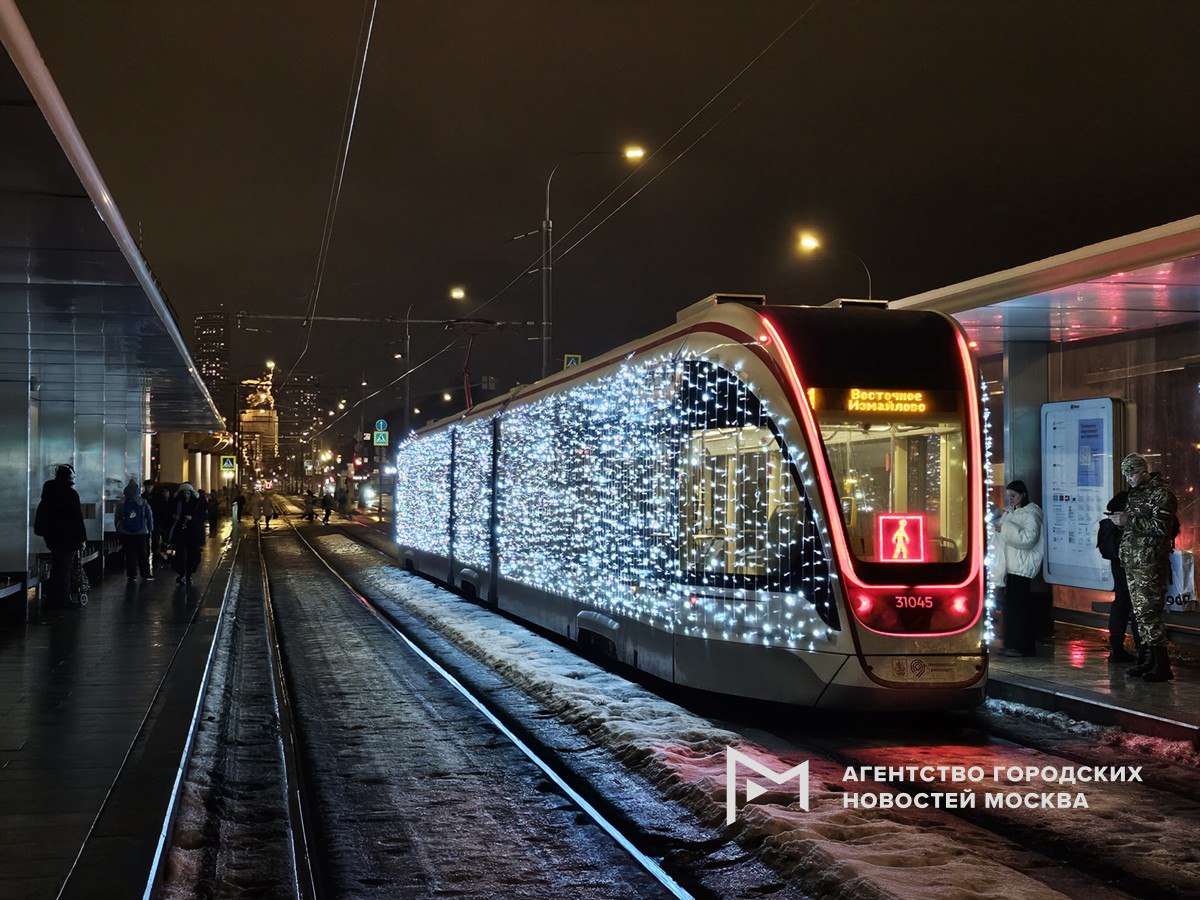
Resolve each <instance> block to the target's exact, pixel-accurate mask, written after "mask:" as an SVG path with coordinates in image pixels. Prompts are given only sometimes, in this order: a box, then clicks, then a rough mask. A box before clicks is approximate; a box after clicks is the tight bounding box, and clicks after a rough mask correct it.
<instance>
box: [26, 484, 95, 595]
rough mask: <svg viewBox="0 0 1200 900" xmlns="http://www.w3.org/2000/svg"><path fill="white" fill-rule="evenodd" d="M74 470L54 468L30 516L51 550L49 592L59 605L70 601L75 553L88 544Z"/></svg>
mask: <svg viewBox="0 0 1200 900" xmlns="http://www.w3.org/2000/svg"><path fill="white" fill-rule="evenodd" d="M74 484H75V469H74V467H72V466H69V465H62V466H59V467H58V468H56V469H55V470H54V478H52V479H51V480H50V481H47V482H46V483H45V484H43V485H42V499H41V501H40V502H39V503H38V506H37V512H36V513H35V514H34V517H33V533H34V534H36V535H38V537H41V538H42V539H44V540H45V541H46V549H48V550H49V551H50V582H49V587H50V594H51V598H50V599H51V600H52V602H54V603H58V604H67V603H72V604H73V605H78V604H77V603H76V602H75V601H73V600H72V599H71V572H72V570H73V569H74V568H75V554H76V553H78V552H79V551H80V550H83V549H84V548H86V546H87V531H86V530H85V529H84V525H83V506H82V504H80V502H79V494H77V493H76V492H75V488H74V487H73V485H74Z"/></svg>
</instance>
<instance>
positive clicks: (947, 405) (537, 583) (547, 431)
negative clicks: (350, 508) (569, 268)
mask: <svg viewBox="0 0 1200 900" xmlns="http://www.w3.org/2000/svg"><path fill="white" fill-rule="evenodd" d="M976 385H977V379H976V376H975V374H974V366H973V362H972V359H971V356H970V352H969V350H968V348H967V344H966V340H965V338H964V336H963V333H962V331H961V329H960V328H959V326H958V325H957V323H956V322H955V321H954V320H953V319H951V318H950V317H948V316H945V315H943V314H941V313H935V312H919V311H901V310H890V309H887V308H886V305H880V306H877V305H870V304H860V303H851V302H850V301H845V302H841V303H840V304H834V305H831V306H829V307H793V306H773V305H766V303H765V300H764V298H762V297H761V296H756V295H713V296H711V297H708V298H705V299H704V300H702V301H700V302H699V303H697V304H694V305H693V306H690V307H688V308H687V309H684V310H682V311H681V312H680V313H679V314H678V316H677V320H676V323H675V324H674V325H673V326H672V327H670V328H667V329H664V330H662V331H659V332H657V333H656V334H652V335H650V336H649V337H647V338H644V339H642V340H638V341H635V342H633V343H631V344H628V345H626V346H623V347H620V348H618V349H616V350H613V351H612V352H610V353H608V354H605V355H603V356H601V357H599V358H597V359H594V360H590V361H588V362H585V363H584V364H582V365H580V366H577V367H573V368H571V369H567V370H565V371H564V372H561V373H558V374H556V375H554V376H552V377H550V378H547V379H543V380H542V381H539V382H537V383H536V384H533V385H527V386H521V387H518V388H516V389H514V390H513V391H512V392H510V393H509V394H507V395H505V396H503V397H499V398H497V399H495V400H492V401H490V402H488V403H485V404H482V405H480V406H477V407H474V408H472V409H470V410H468V411H466V412H465V413H463V414H461V415H458V416H454V417H452V418H448V419H444V420H442V421H440V422H436V423H433V424H431V425H429V426H427V427H425V428H423V429H421V430H420V431H417V432H415V433H414V434H413V435H411V436H409V437H408V438H407V439H406V440H404V441H403V442H402V443H401V444H400V446H399V447H398V448H397V457H396V467H397V475H396V497H395V507H394V508H395V510H396V535H395V536H396V541H397V544H398V550H399V554H400V559H401V560H402V563H403V565H404V566H405V567H406V568H408V569H411V570H413V571H415V572H419V573H421V574H424V575H426V576H428V577H431V578H434V579H436V580H438V581H441V582H444V583H447V584H448V585H450V586H452V587H453V588H455V589H457V590H461V591H463V592H465V593H467V594H468V595H470V596H474V597H477V598H478V599H479V600H481V601H483V602H485V603H488V604H492V605H494V606H496V607H498V608H500V609H503V610H505V611H507V612H509V613H511V614H513V615H515V616H517V617H519V618H522V619H525V620H527V621H529V622H532V623H536V624H537V625H539V626H541V627H543V628H546V629H549V630H551V631H554V632H557V633H558V634H560V635H562V636H564V637H565V638H567V639H569V640H572V641H576V642H578V643H579V644H580V645H583V646H586V647H588V648H590V649H598V650H600V651H601V652H604V653H606V654H608V655H610V656H612V657H615V658H616V659H618V660H620V661H622V662H625V663H627V664H629V665H631V666H633V667H635V668H637V669H639V670H641V671H644V672H646V673H649V674H651V675H654V676H657V677H659V678H662V679H665V680H666V681H670V682H674V683H677V684H681V685H687V686H689V687H693V688H697V689H701V690H705V691H713V692H718V693H722V694H729V695H735V696H744V697H752V698H758V699H764V700H771V701H780V702H784V703H789V704H797V705H805V706H818V707H829V708H853V709H950V708H961V707H970V706H973V705H977V704H979V703H981V702H982V701H983V692H984V683H985V680H986V675H987V652H986V646H985V644H984V640H983V628H984V620H985V617H984V614H983V612H984V570H983V557H984V544H985V537H984V534H983V529H984V508H983V504H984V489H983V477H982V468H981V467H982V452H981V446H980V445H981V435H980V425H979V423H980V417H979V408H978V396H977V389H976Z"/></svg>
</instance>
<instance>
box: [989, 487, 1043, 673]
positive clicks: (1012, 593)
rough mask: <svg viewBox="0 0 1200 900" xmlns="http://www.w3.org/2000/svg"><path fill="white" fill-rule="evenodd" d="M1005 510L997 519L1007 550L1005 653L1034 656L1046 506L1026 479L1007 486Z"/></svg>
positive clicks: (1003, 544)
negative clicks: (1031, 495)
mask: <svg viewBox="0 0 1200 900" xmlns="http://www.w3.org/2000/svg"><path fill="white" fill-rule="evenodd" d="M1004 500H1005V510H1004V514H1003V515H1002V516H1001V517H1000V521H999V522H998V523H996V530H997V531H998V532H1000V548H999V549H1000V552H1001V553H1003V554H1004V567H1005V571H1006V572H1007V574H1006V575H1005V577H1004V655H1005V656H1033V654H1034V653H1035V652H1037V647H1036V645H1035V644H1034V640H1033V639H1034V632H1035V630H1036V617H1035V615H1034V608H1033V604H1034V599H1033V590H1032V586H1033V579H1034V577H1035V576H1036V575H1037V574H1038V573H1039V572H1040V571H1041V570H1042V555H1043V552H1044V551H1043V548H1042V509H1041V507H1039V506H1038V505H1037V504H1036V503H1031V502H1030V501H1029V489H1028V488H1027V487H1025V482H1024V481H1013V482H1010V483H1009V485H1008V487H1007V488H1005V490H1004Z"/></svg>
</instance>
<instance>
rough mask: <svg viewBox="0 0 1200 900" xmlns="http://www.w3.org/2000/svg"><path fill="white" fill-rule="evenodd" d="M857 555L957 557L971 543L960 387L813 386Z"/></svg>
mask: <svg viewBox="0 0 1200 900" xmlns="http://www.w3.org/2000/svg"><path fill="white" fill-rule="evenodd" d="M809 401H810V403H811V404H812V406H813V412H814V413H815V415H816V418H817V423H818V425H819V427H820V430H821V438H822V440H823V441H824V444H825V452H826V456H827V458H828V460H829V463H830V466H831V468H832V472H831V475H832V477H833V480H834V482H835V486H836V488H837V492H838V500H839V505H840V507H841V510H840V511H841V517H842V523H843V525H844V526H845V530H846V536H847V542H848V544H849V546H850V550H851V552H852V553H853V554H854V556H855V557H856V558H857V559H859V560H861V561H863V562H872V563H957V562H961V561H962V560H963V559H965V558H966V555H967V549H968V540H967V517H968V496H969V491H968V486H967V468H968V467H967V458H966V453H967V450H966V446H967V444H966V435H965V433H964V416H963V413H962V408H961V407H962V404H961V402H960V395H959V394H958V393H957V392H953V391H926V390H918V389H913V390H868V389H859V388H851V389H821V388H815V389H810V390H809Z"/></svg>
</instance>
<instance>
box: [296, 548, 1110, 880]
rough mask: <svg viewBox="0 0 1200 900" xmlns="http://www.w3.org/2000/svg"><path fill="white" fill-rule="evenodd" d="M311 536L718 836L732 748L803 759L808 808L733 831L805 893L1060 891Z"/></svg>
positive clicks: (372, 589)
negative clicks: (847, 803)
mask: <svg viewBox="0 0 1200 900" xmlns="http://www.w3.org/2000/svg"><path fill="white" fill-rule="evenodd" d="M312 534H313V535H314V538H313V540H314V542H315V544H316V546H317V547H318V549H320V551H321V552H322V554H324V555H327V556H329V557H331V558H332V559H333V560H334V561H335V564H336V566H337V567H338V569H339V571H341V572H342V573H343V575H344V576H346V577H347V578H348V580H349V581H350V582H351V583H353V584H355V586H356V587H357V588H358V589H359V590H360V591H361V592H362V593H364V595H366V596H367V597H369V598H370V599H371V600H372V602H379V603H380V605H381V606H382V607H383V608H388V607H389V606H394V607H395V608H397V609H399V610H402V611H405V612H408V613H412V614H415V615H416V616H418V617H420V618H422V619H424V620H425V621H427V622H430V623H431V624H433V625H434V626H435V627H436V628H437V629H438V630H439V631H441V632H442V633H443V634H445V635H446V636H447V637H449V638H450V639H451V640H452V641H453V642H454V643H455V644H457V645H458V646H460V647H461V648H463V649H464V650H467V651H468V652H470V653H472V654H473V655H475V656H476V657H478V658H479V659H481V660H483V661H484V662H485V663H487V664H488V665H489V666H490V667H491V668H493V669H495V670H496V671H497V672H499V673H501V674H503V675H504V676H505V677H506V678H508V679H509V680H510V681H512V682H513V683H514V684H516V685H518V686H520V687H521V688H522V689H524V690H525V691H526V692H528V693H529V694H530V695H531V696H532V697H534V698H535V699H536V700H538V701H539V702H541V703H542V704H543V705H544V706H545V707H546V708H547V710H548V711H549V712H551V713H552V714H553V715H555V716H556V717H558V718H559V719H560V720H562V721H564V722H568V723H570V724H571V725H573V726H574V727H575V728H577V729H578V730H579V731H580V732H581V733H582V734H584V735H585V736H587V737H588V738H589V739H591V740H592V741H594V742H596V743H597V744H600V745H603V746H604V747H606V748H607V749H608V750H609V752H610V753H611V754H612V755H613V756H614V757H615V758H617V759H619V760H620V761H622V762H623V763H624V764H625V765H626V766H627V767H628V768H629V769H630V770H632V771H633V772H634V773H635V774H636V775H637V776H639V777H640V778H642V779H645V780H646V781H647V782H649V783H650V784H653V785H655V786H656V787H657V788H658V789H659V790H660V791H662V792H663V793H664V794H665V795H666V796H668V797H671V798H673V799H676V800H678V801H680V802H682V803H683V804H685V805H686V806H687V807H688V808H689V809H691V810H692V811H694V812H695V813H696V814H697V815H699V816H700V817H701V818H702V819H703V820H704V821H706V822H708V823H709V825H710V827H711V828H712V829H713V831H714V833H720V831H721V829H722V828H723V821H724V800H725V752H724V751H725V748H726V747H727V746H731V745H732V746H738V747H739V748H740V749H742V750H743V751H744V752H749V753H752V754H754V755H755V756H757V757H758V758H760V759H761V760H763V761H764V762H766V763H768V764H769V765H771V766H772V768H774V769H776V770H777V771H781V770H783V769H785V768H789V767H790V766H792V765H795V764H796V763H798V762H801V761H803V759H805V758H807V759H809V760H810V771H811V774H810V783H811V787H812V790H811V800H812V803H811V805H812V809H811V811H808V812H805V811H803V810H801V809H800V808H799V806H798V804H795V803H794V802H789V798H788V797H787V796H786V795H785V794H783V793H780V792H775V791H771V792H768V793H767V794H766V795H764V796H763V797H762V798H761V799H760V802H758V803H755V804H752V805H750V806H747V807H745V808H744V809H743V810H742V812H741V815H740V818H739V820H738V822H737V823H735V825H734V826H732V828H731V829H729V830H728V831H727V832H726V834H729V833H732V834H733V836H735V837H737V839H738V840H739V841H741V843H742V845H743V846H744V847H745V848H746V849H747V850H748V851H749V852H751V853H753V854H756V855H758V856H759V857H760V858H762V859H763V860H765V861H767V862H768V863H769V864H770V865H772V866H773V867H774V868H775V869H776V870H777V871H779V872H781V873H783V874H785V875H787V876H788V877H789V879H790V880H791V882H792V884H793V885H796V886H799V887H801V888H802V889H803V890H805V891H807V892H808V893H810V894H813V895H818V896H828V897H854V898H858V897H912V896H918V895H919V896H922V897H944V898H964V897H979V898H983V897H1048V896H1062V895H1063V892H1062V891H1057V890H1054V889H1053V888H1052V887H1051V886H1049V885H1048V884H1046V883H1043V881H1040V880H1038V877H1037V876H1038V875H1039V874H1040V873H1039V871H1038V870H1039V868H1041V867H1046V866H1048V865H1051V863H1050V862H1049V861H1048V860H1046V859H1045V858H1044V857H1040V856H1039V855H1038V854H1036V853H1031V852H1029V851H1027V850H1024V849H1022V848H1019V847H1016V846H1014V845H1011V844H1008V843H1007V842H1006V841H1004V839H1003V838H998V837H996V836H995V835H992V834H988V833H987V832H985V831H983V830H982V829H976V828H973V827H972V826H970V825H969V824H966V823H964V822H963V821H962V820H961V819H958V818H957V817H955V816H953V815H951V814H949V813H945V812H937V811H926V812H921V811H911V812H900V811H889V812H881V811H877V810H856V809H846V808H843V805H842V796H843V793H844V792H845V791H846V790H847V787H846V786H845V785H843V784H842V781H841V779H842V775H843V773H844V766H843V765H842V764H840V763H837V762H834V761H832V760H830V759H827V758H821V756H820V754H809V753H801V752H798V750H797V748H796V747H795V746H794V745H788V744H786V743H784V742H782V741H778V740H776V741H775V744H774V745H772V743H771V738H770V736H766V735H764V736H762V740H761V741H760V742H759V744H758V745H757V746H756V745H755V744H753V743H751V742H750V741H747V740H745V739H744V735H741V734H738V733H734V732H733V731H730V730H726V729H722V728H720V727H718V726H716V725H715V724H714V723H713V722H711V721H709V720H707V719H704V718H701V717H699V716H696V715H693V714H692V713H690V712H688V711H686V710H684V709H683V708H681V707H679V706H678V705H676V704H673V703H670V702H668V701H666V700H664V699H662V698H661V697H659V696H657V695H656V694H654V693H652V692H651V691H648V690H646V689H644V688H642V687H639V686H638V685H635V684H633V683H631V682H629V681H627V680H626V679H624V678H621V677H619V676H617V675H615V674H613V673H611V672H608V671H605V670H604V669H602V668H600V667H598V666H596V665H593V664H592V663H590V662H588V661H586V660H584V659H582V658H580V657H577V656H575V655H574V654H572V653H570V652H568V651H566V650H564V649H563V648H562V647H559V646H557V645H555V644H554V643H553V642H551V641H548V640H546V639H544V638H542V637H539V636H537V635H535V634H533V633H532V632H530V631H529V630H528V629H526V628H524V627H522V626H521V625H519V624H516V623H513V622H510V621H508V620H506V619H504V618H502V617H500V616H498V615H496V614H495V613H493V612H491V611H489V610H487V609H484V608H482V607H480V606H478V605H475V604H472V603H468V602H466V601H463V600H461V599H460V598H458V597H456V596H455V595H453V594H451V593H449V592H447V591H445V590H443V589H441V588H438V587H437V586H435V585H433V584H431V583H429V582H427V581H424V580H423V579H420V578H417V577H414V576H412V575H410V574H408V573H406V572H403V571H401V570H400V569H399V568H398V567H396V566H395V565H381V558H380V554H379V553H378V552H377V551H375V550H371V549H368V548H366V547H364V546H362V545H361V544H359V543H357V542H356V541H353V540H350V539H349V538H347V537H345V536H343V535H340V534H334V535H330V534H328V533H324V532H322V531H321V530H319V529H314V530H313V531H312ZM363 537H364V538H365V537H366V535H364V536H363ZM764 745H765V746H764ZM854 787H859V788H861V787H862V786H861V785H855V786H854ZM791 800H794V794H793V795H792V797H791ZM998 859H1003V860H1004V862H1000V861H998ZM1005 863H1010V864H1005ZM1014 866H1017V868H1014ZM1021 869H1024V870H1025V871H1022V870H1021ZM1026 872H1028V874H1026ZM1031 876H1033V877H1031ZM1049 880H1051V881H1052V882H1054V883H1061V884H1062V885H1063V886H1064V890H1065V891H1066V893H1068V894H1071V895H1080V894H1083V893H1086V894H1087V895H1088V896H1090V897H1093V898H1099V897H1104V896H1120V894H1119V893H1116V892H1109V891H1106V890H1105V888H1104V886H1103V885H1102V884H1101V883H1099V882H1096V881H1094V880H1092V879H1090V878H1089V877H1088V876H1087V875H1086V874H1082V873H1071V874H1070V875H1069V876H1068V877H1063V876H1062V874H1061V873H1055V874H1054V877H1053V878H1052V879H1049Z"/></svg>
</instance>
